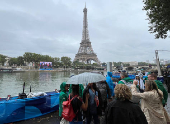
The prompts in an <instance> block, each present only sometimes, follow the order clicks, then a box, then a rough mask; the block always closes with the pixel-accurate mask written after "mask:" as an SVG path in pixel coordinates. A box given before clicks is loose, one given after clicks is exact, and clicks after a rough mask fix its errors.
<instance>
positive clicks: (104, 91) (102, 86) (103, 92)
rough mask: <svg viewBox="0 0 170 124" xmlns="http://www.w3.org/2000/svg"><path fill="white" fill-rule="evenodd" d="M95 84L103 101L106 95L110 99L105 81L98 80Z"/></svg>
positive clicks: (105, 99)
mask: <svg viewBox="0 0 170 124" xmlns="http://www.w3.org/2000/svg"><path fill="white" fill-rule="evenodd" d="M96 86H97V88H98V89H99V90H100V93H101V96H102V100H103V102H105V101H107V95H108V99H111V92H110V88H109V85H108V84H107V82H106V81H103V82H98V83H96Z"/></svg>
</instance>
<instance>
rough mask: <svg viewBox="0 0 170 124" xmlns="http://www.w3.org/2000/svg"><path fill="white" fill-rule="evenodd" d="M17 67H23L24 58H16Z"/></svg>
mask: <svg viewBox="0 0 170 124" xmlns="http://www.w3.org/2000/svg"><path fill="white" fill-rule="evenodd" d="M17 65H18V66H20V65H21V66H23V65H24V57H22V56H19V57H17Z"/></svg>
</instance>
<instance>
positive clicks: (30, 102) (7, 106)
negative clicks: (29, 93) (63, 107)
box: [0, 91, 59, 124]
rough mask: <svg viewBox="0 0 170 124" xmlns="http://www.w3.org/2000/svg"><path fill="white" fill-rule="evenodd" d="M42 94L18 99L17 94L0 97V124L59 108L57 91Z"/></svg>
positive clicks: (32, 116)
mask: <svg viewBox="0 0 170 124" xmlns="http://www.w3.org/2000/svg"><path fill="white" fill-rule="evenodd" d="M45 94H46V95H44V96H41V95H40V96H36V97H32V98H23V99H19V96H15V97H8V98H0V124H4V123H11V122H16V121H22V120H26V119H31V118H35V117H38V116H42V115H45V114H48V113H50V112H53V111H57V110H58V109H59V93H58V92H55V91H53V92H45Z"/></svg>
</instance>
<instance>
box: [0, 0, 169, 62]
mask: <svg viewBox="0 0 170 124" xmlns="http://www.w3.org/2000/svg"><path fill="white" fill-rule="evenodd" d="M85 2H86V7H87V9H88V12H87V18H88V29H89V36H90V41H91V43H92V47H93V50H94V52H95V53H96V54H97V56H98V59H99V60H100V61H101V62H109V61H111V62H113V61H115V62H118V61H123V62H129V61H146V60H150V61H152V60H153V58H155V52H154V51H155V50H157V49H159V50H170V48H169V46H170V38H167V39H155V37H154V34H150V33H149V32H148V29H149V28H148V26H149V25H148V20H146V18H147V16H146V11H143V10H142V8H143V6H144V4H143V2H142V0H130V1H128V0H107V1H106V0H1V1H0V54H3V55H7V56H10V57H18V56H22V55H23V54H24V53H25V52H33V53H37V54H42V55H50V56H52V57H62V56H68V57H71V58H72V60H73V59H74V57H75V54H76V53H77V52H78V49H79V47H80V42H81V39H82V29H83V8H84V6H85ZM169 54H170V52H159V57H160V58H161V59H170V58H169Z"/></svg>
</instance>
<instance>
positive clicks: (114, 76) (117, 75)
mask: <svg viewBox="0 0 170 124" xmlns="http://www.w3.org/2000/svg"><path fill="white" fill-rule="evenodd" d="M128 76H129V77H130V79H132V80H133V79H135V75H128ZM112 77H113V78H120V74H113V75H112Z"/></svg>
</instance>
